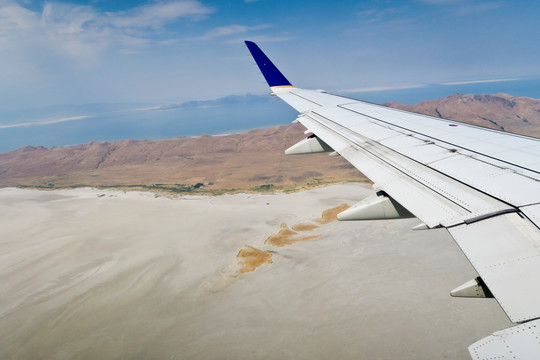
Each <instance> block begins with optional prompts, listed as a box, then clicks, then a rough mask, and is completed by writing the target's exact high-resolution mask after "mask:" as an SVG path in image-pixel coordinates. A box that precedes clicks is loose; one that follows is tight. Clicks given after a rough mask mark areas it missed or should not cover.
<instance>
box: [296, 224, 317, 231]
mask: <svg viewBox="0 0 540 360" xmlns="http://www.w3.org/2000/svg"><path fill="white" fill-rule="evenodd" d="M318 227H319V225H316V224H313V223H298V224H296V225H294V226H293V227H292V229H293V230H295V231H311V230H314V229H316V228H318Z"/></svg>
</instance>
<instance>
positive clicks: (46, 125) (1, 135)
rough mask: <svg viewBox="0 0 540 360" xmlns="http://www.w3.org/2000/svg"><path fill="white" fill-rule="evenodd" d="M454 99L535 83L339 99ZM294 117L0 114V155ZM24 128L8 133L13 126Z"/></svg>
mask: <svg viewBox="0 0 540 360" xmlns="http://www.w3.org/2000/svg"><path fill="white" fill-rule="evenodd" d="M456 93H463V94H465V93H467V94H496V93H507V94H509V95H513V96H527V97H532V98H540V79H527V80H514V81H504V82H493V83H476V84H456V85H432V86H424V87H419V88H413V89H401V90H386V91H371V92H359V93H352V94H351V93H348V94H343V95H345V96H348V97H352V98H356V99H361V100H366V101H370V102H374V103H385V102H389V101H397V102H400V103H404V104H415V103H418V102H420V101H423V100H433V99H439V98H443V97H445V96H450V95H452V94H456ZM296 115H297V113H296V111H295V110H293V109H292V108H291V107H289V106H288V105H287V104H285V103H283V102H282V101H280V100H279V99H278V98H276V97H272V96H268V95H245V96H231V97H226V98H222V99H218V100H211V101H194V102H189V103H184V104H180V105H171V106H161V105H159V104H91V105H84V106H64V107H56V108H47V109H30V110H27V111H26V112H25V113H17V114H13V113H8V112H0V153H4V152H9V151H13V150H16V149H18V148H21V147H24V146H27V145H31V146H45V147H53V146H67V145H75V144H83V143H88V142H90V141H117V140H123V139H134V140H158V139H169V138H172V137H189V136H198V135H202V134H210V135H217V134H224V133H232V132H240V131H245V130H249V129H253V128H264V127H270V126H276V125H286V124H289V123H290V122H291V121H292V120H294V119H295V118H296ZM21 123H24V124H26V125H25V126H15V127H10V126H11V125H14V124H21Z"/></svg>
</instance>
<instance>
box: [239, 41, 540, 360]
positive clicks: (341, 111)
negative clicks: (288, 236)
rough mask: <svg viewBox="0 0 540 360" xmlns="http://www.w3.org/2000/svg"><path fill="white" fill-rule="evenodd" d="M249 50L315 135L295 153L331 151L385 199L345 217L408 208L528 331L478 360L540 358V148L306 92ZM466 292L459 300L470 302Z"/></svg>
mask: <svg viewBox="0 0 540 360" xmlns="http://www.w3.org/2000/svg"><path fill="white" fill-rule="evenodd" d="M246 45H247V46H248V49H249V50H250V52H251V54H252V55H253V57H254V59H255V61H256V63H257V65H258V66H259V68H260V70H261V72H262V73H263V75H264V77H265V79H266V80H267V82H268V85H269V86H270V87H271V89H272V91H273V94H275V95H277V96H278V97H279V98H281V99H282V100H284V101H285V102H287V103H288V104H289V105H291V106H292V107H293V108H295V109H296V110H297V111H298V112H300V113H301V114H300V115H299V117H298V119H297V121H298V122H300V123H301V124H302V125H304V126H305V127H306V128H307V129H308V130H309V131H310V132H312V133H313V134H314V135H311V136H310V137H309V138H308V139H304V140H302V141H301V142H300V143H299V144H297V145H295V146H293V147H291V148H290V149H288V150H287V153H289V154H298V153H303V154H305V153H310V152H320V151H332V150H333V151H334V152H335V153H338V154H339V155H341V156H342V157H344V158H345V159H346V160H348V161H349V162H350V163H351V164H352V165H354V166H355V167H356V168H357V169H358V170H360V171H362V173H364V174H365V175H366V176H367V177H368V178H370V179H371V180H372V181H373V183H374V188H375V189H376V190H378V194H379V199H375V200H374V199H366V201H363V202H361V203H359V204H358V205H356V206H354V207H353V210H348V213H347V214H346V216H342V218H347V219H348V220H350V219H351V218H352V219H358V220H361V219H367V218H370V217H369V216H371V218H373V216H376V218H389V216H390V214H394V215H393V216H396V215H395V214H398V215H399V214H400V211H401V213H403V211H402V210H399V209H398V208H399V207H402V208H405V209H404V210H405V212H407V213H409V212H410V213H412V214H413V215H414V216H416V217H417V218H419V219H420V220H421V221H422V222H423V223H424V224H425V227H426V228H428V229H429V228H440V227H444V228H446V229H447V230H448V231H449V232H450V234H451V235H452V237H453V238H454V239H455V240H456V242H457V243H458V245H459V246H460V248H461V249H462V250H463V252H464V253H465V255H466V256H467V258H468V259H469V261H470V262H471V264H472V265H473V266H474V268H475V269H476V271H477V272H478V274H479V275H480V276H479V280H478V281H476V282H473V285H474V284H476V285H475V286H476V288H478V287H483V288H484V290H485V293H487V294H490V295H491V294H492V295H493V297H495V299H496V300H497V301H498V303H499V305H500V306H501V308H502V309H503V311H504V312H505V313H506V315H507V316H508V317H509V318H510V320H511V321H513V322H515V323H525V324H524V325H519V326H515V327H512V328H510V329H507V330H504V331H500V332H496V333H494V334H493V335H492V336H490V337H487V338H485V339H483V340H480V341H478V342H477V343H475V344H473V345H471V346H470V347H469V352H470V354H471V356H472V357H473V358H474V359H491V358H493V356H500V358H501V359H505V358H510V357H507V356H510V355H511V356H512V357H511V358H517V359H529V358H532V357H534V356H537V355H538V354H540V342H539V341H538V340H537V339H538V338H539V337H540V320H536V319H538V318H540V292H539V291H536V286H537V285H538V284H539V282H540V230H539V225H540V141H539V140H538V139H535V138H530V137H525V136H519V135H514V134H509V133H502V132H498V131H494V130H490V129H486V128H481V127H477V126H473V125H468V124H464V123H460V122H455V121H449V120H444V119H439V118H433V117H429V116H424V115H419V114H414V113H409V112H405V111H401V110H395V109H390V108H387V107H384V106H380V105H375V104H371V103H367V102H362V101H358V100H354V99H349V98H345V97H341V96H336V95H331V94H327V93H324V92H321V91H315V90H305V89H299V88H296V87H293V86H292V85H291V83H290V82H289V81H288V80H287V79H286V78H285V77H284V76H283V74H281V72H280V71H279V70H278V69H277V67H275V65H274V64H273V63H272V62H271V61H270V60H269V59H268V57H267V56H266V55H265V54H264V53H263V52H262V51H261V50H260V48H259V47H258V46H257V45H256V44H255V43H253V42H247V41H246ZM385 200H386V201H385ZM398 217H399V216H398ZM473 285H470V286H473ZM468 286H469V285H467V286H465V292H463V291H462V290H461V292H460V291H454V292H453V295H454V296H463V295H461V294H463V293H466V294H470V292H469V291H468V289H467V287H468ZM473 287H474V286H473ZM462 289H463V287H462ZM456 290H457V289H456ZM482 294H484V292H482ZM467 296H469V295H467ZM525 325H527V327H524V326H525ZM524 329H527V330H526V331H525V330H524ZM520 334H521V335H520ZM534 339H536V340H534ZM501 344H503V345H501ZM503 348H504V349H503ZM514 348H515V351H513V350H512V349H514ZM516 354H519V356H520V357H515V356H516ZM527 354H528V355H527Z"/></svg>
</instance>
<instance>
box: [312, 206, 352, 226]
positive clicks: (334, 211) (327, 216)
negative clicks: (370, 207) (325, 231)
mask: <svg viewBox="0 0 540 360" xmlns="http://www.w3.org/2000/svg"><path fill="white" fill-rule="evenodd" d="M349 207H350V205H347V204H341V205H338V206H336V207H334V208H331V209H327V210H324V211H323V213H322V216H321V218H320V219H317V220H315V221H317V222H318V223H319V224H322V225H324V224H328V223H331V222H332V221H336V220H337V215H338V214H339V213H340V212H342V211H345V210H347V209H348V208H349Z"/></svg>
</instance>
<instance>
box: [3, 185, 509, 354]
mask: <svg viewBox="0 0 540 360" xmlns="http://www.w3.org/2000/svg"><path fill="white" fill-rule="evenodd" d="M371 193H372V190H371V189H370V188H369V187H366V186H362V185H359V184H340V185H333V186H325V187H320V188H317V189H312V190H308V191H301V192H295V193H292V194H285V193H278V194H233V195H222V196H191V195H182V196H169V197H163V196H158V197H155V196H154V195H153V194H151V193H148V192H137V191H125V192H124V191H119V190H98V189H69V190H68V189H66V190H53V191H41V190H34V189H14V188H4V189H0V213H1V214H2V216H1V217H0V283H1V284H2V286H0V358H1V359H201V360H203V359H204V360H206V359H246V360H247V359H302V360H304V359H305V360H313V359H401V360H413V359H414V360H432V359H448V360H461V359H467V358H468V355H467V346H469V345H470V344H471V343H473V342H474V341H476V340H478V339H480V338H483V337H485V336H487V335H489V334H491V333H492V332H494V331H496V330H500V329H504V328H506V327H509V326H510V325H511V323H510V322H509V321H508V319H507V318H506V316H505V315H504V312H503V311H502V310H501V309H500V307H499V305H498V304H497V302H496V301H495V300H494V299H463V298H453V297H450V296H449V294H448V292H449V291H450V290H451V289H453V288H454V287H456V286H458V285H459V284H462V283H463V282H465V281H467V280H470V279H472V278H473V277H474V276H476V275H475V272H474V270H473V269H472V267H471V266H470V265H469V263H468V261H467V260H466V258H465V256H464V255H463V254H462V253H461V251H460V250H459V248H458V246H457V245H456V244H455V243H454V241H453V240H452V238H451V237H450V236H449V234H448V232H447V231H446V230H444V229H435V230H429V231H414V230H411V228H412V227H413V226H415V225H416V224H417V223H418V219H404V220H389V221H365V222H337V221H333V220H335V216H336V213H337V212H339V211H341V210H343V209H344V208H345V207H346V206H347V205H352V204H354V203H356V202H358V201H360V200H361V199H362V198H364V197H365V196H367V195H369V194H371Z"/></svg>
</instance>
